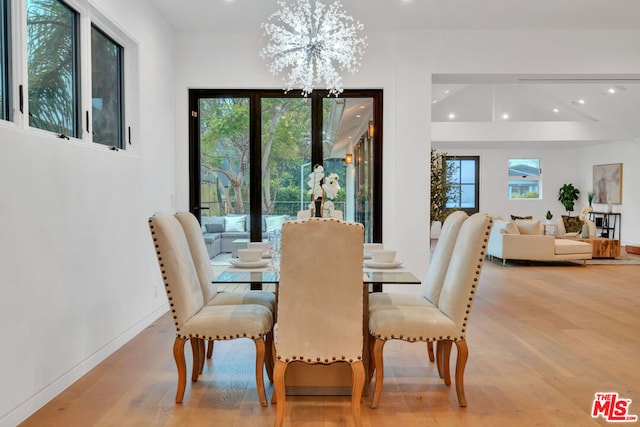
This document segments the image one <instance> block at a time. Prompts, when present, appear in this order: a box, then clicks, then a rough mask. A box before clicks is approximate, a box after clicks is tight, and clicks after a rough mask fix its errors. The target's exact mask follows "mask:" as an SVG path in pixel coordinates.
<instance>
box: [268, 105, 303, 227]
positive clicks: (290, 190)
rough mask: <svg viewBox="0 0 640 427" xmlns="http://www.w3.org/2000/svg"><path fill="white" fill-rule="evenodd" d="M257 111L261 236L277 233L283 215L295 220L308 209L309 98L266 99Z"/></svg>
mask: <svg viewBox="0 0 640 427" xmlns="http://www.w3.org/2000/svg"><path fill="white" fill-rule="evenodd" d="M260 110H261V116H260V118H261V125H262V129H261V134H262V135H261V147H262V149H261V153H262V172H261V175H262V179H261V184H262V185H261V188H262V197H261V203H262V215H263V217H264V218H265V219H264V221H263V223H262V226H263V230H262V231H263V234H264V233H266V232H270V231H273V230H275V229H279V228H280V227H281V226H282V224H281V220H282V219H283V218H282V216H283V215H287V216H289V218H292V219H295V218H296V215H297V213H298V211H299V210H305V209H307V206H308V205H309V202H310V196H309V195H308V194H307V190H308V187H307V176H308V175H309V172H310V171H311V98H294V97H287V98H267V97H265V98H262V99H261V102H260ZM276 216H278V217H280V218H276Z"/></svg>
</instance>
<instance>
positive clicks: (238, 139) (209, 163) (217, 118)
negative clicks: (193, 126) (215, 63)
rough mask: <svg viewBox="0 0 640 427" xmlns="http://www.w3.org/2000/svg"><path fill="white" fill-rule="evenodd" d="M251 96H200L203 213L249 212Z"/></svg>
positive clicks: (247, 221) (238, 213) (232, 213)
mask: <svg viewBox="0 0 640 427" xmlns="http://www.w3.org/2000/svg"><path fill="white" fill-rule="evenodd" d="M249 101H250V100H249V98H242V97H238V98H233V97H226V98H201V99H200V100H199V112H198V114H199V119H200V120H199V124H200V126H199V138H200V209H201V216H216V217H218V216H219V217H223V216H225V215H247V218H246V220H245V228H244V230H245V231H247V230H248V224H249V220H248V215H249V207H250V206H249V162H250V158H249V153H250V150H249V148H250V147H249V106H250V102H249Z"/></svg>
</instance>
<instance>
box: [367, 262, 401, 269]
mask: <svg viewBox="0 0 640 427" xmlns="http://www.w3.org/2000/svg"><path fill="white" fill-rule="evenodd" d="M401 265H402V263H401V262H400V261H391V262H375V261H365V262H364V266H365V267H369V268H396V267H400V266H401Z"/></svg>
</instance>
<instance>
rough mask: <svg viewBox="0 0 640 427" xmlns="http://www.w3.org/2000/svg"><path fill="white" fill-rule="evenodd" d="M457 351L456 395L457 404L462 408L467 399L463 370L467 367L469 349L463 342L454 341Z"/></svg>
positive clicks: (465, 404)
mask: <svg viewBox="0 0 640 427" xmlns="http://www.w3.org/2000/svg"><path fill="white" fill-rule="evenodd" d="M456 348H457V349H458V358H457V361H456V393H457V394H458V404H459V405H460V406H462V407H465V406H467V398H466V397H465V396H464V368H465V367H466V366H467V358H468V357H469V347H467V342H466V341H465V340H459V341H456Z"/></svg>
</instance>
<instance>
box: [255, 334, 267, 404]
mask: <svg viewBox="0 0 640 427" xmlns="http://www.w3.org/2000/svg"><path fill="white" fill-rule="evenodd" d="M253 342H254V343H255V344H256V389H257V390H258V398H259V399H260V404H261V405H262V406H267V395H266V393H265V391H264V349H265V345H264V338H262V337H258V338H256V339H254V340H253Z"/></svg>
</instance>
